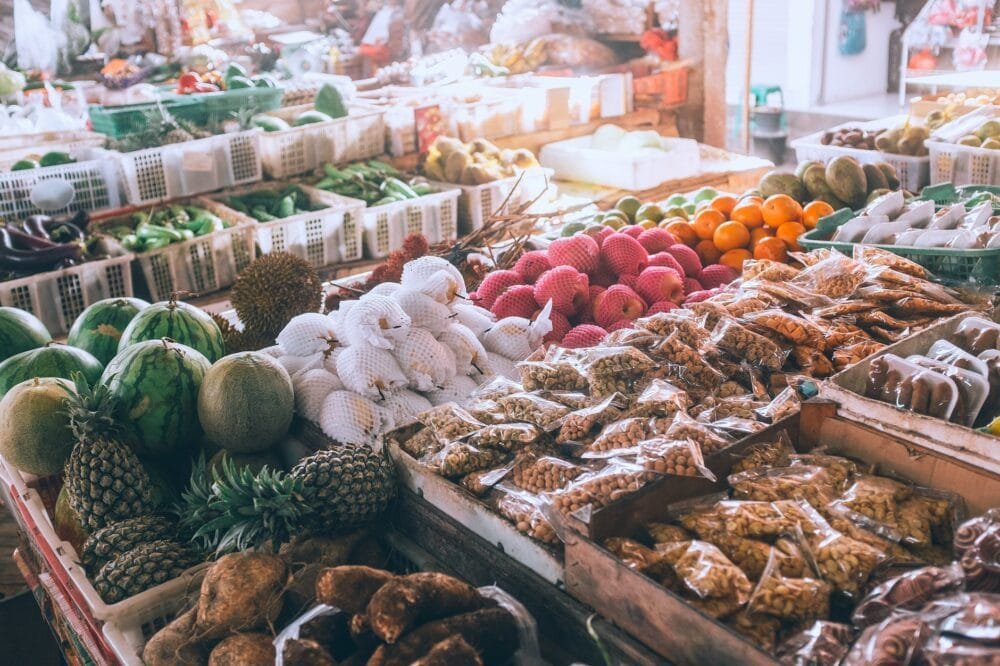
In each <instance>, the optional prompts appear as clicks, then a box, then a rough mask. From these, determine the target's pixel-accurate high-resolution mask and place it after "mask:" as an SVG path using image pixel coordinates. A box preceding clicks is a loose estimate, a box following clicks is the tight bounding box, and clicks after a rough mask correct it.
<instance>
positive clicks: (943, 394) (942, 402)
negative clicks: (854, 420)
mask: <svg viewBox="0 0 1000 666" xmlns="http://www.w3.org/2000/svg"><path fill="white" fill-rule="evenodd" d="M977 360H978V359H977ZM865 394H866V395H867V397H869V398H874V399H876V400H881V401H882V402H887V403H889V404H891V405H895V406H896V407H899V408H900V409H909V410H910V411H913V412H916V413H918V414H924V415H926V416H934V417H936V418H940V419H943V420H948V419H949V418H951V414H952V412H953V411H954V410H955V405H956V404H957V403H958V387H957V386H955V382H954V381H952V380H951V379H950V378H948V377H945V376H944V375H941V374H938V373H936V372H934V371H932V370H928V369H926V368H922V367H920V366H919V365H916V364H914V363H910V362H908V361H906V360H904V359H902V358H900V357H899V356H896V355H895V354H885V355H884V356H880V357H879V358H876V359H875V360H873V361H872V362H871V368H870V370H869V372H868V383H867V387H866V389H865Z"/></svg>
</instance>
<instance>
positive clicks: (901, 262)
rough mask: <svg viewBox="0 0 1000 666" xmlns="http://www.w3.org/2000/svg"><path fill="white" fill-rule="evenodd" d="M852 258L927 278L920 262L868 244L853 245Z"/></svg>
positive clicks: (869, 264)
mask: <svg viewBox="0 0 1000 666" xmlns="http://www.w3.org/2000/svg"><path fill="white" fill-rule="evenodd" d="M854 259H855V260H857V261H860V262H861V263H863V264H867V265H868V266H888V267H889V268H891V269H893V270H896V271H899V272H901V273H906V274H907V275H912V276H913V277H918V278H922V279H927V277H928V275H927V269H925V268H924V267H923V266H921V265H920V264H918V263H916V262H914V261H910V260H909V259H907V258H905V257H901V256H900V255H898V254H896V253H894V252H890V251H889V250H883V249H882V248H879V247H872V246H870V245H855V246H854Z"/></svg>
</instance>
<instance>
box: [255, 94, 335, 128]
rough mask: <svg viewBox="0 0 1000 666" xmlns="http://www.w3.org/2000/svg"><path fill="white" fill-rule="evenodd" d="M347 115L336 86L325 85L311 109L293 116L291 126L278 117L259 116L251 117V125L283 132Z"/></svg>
mask: <svg viewBox="0 0 1000 666" xmlns="http://www.w3.org/2000/svg"><path fill="white" fill-rule="evenodd" d="M347 115H348V111H347V106H346V105H345V104H344V99H343V98H342V97H341V96H340V91H339V90H337V88H336V86H334V85H332V84H329V83H325V84H323V87H322V88H320V89H319V92H317V93H316V99H315V101H314V102H313V108H311V109H309V110H307V111H303V112H302V113H300V114H298V115H297V116H295V118H294V119H293V120H292V124H291V125H289V124H288V122H287V121H286V120H284V119H283V118H279V117H278V116H272V115H268V114H261V115H259V116H254V117H253V124H254V125H255V126H257V127H259V128H261V129H262V130H264V131H265V132H283V131H284V130H287V129H291V128H292V127H293V126H294V127H301V126H302V125H312V124H313V123H326V122H330V121H331V120H337V119H338V118H346V117H347Z"/></svg>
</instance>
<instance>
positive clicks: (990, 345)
mask: <svg viewBox="0 0 1000 666" xmlns="http://www.w3.org/2000/svg"><path fill="white" fill-rule="evenodd" d="M955 335H956V336H957V337H958V339H959V346H960V347H961V348H962V349H964V350H965V351H967V352H969V353H970V354H975V355H976V356H979V355H980V354H982V353H983V352H984V351H986V350H987V349H994V350H1000V324H998V323H996V322H995V321H993V320H991V319H987V318H986V317H979V316H972V317H966V318H965V319H963V320H962V322H961V323H960V324H959V325H958V327H957V328H956V329H955Z"/></svg>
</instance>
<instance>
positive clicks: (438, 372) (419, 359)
mask: <svg viewBox="0 0 1000 666" xmlns="http://www.w3.org/2000/svg"><path fill="white" fill-rule="evenodd" d="M393 355H394V356H395V357H396V361H397V362H398V363H399V367H401V368H402V369H403V374H405V375H406V377H407V379H408V380H409V382H410V388H413V389H416V390H418V391H433V390H434V389H436V388H439V387H440V386H442V385H444V383H445V382H447V381H448V380H449V379H451V378H452V377H454V376H455V356H454V355H453V354H452V353H451V351H450V350H449V349H448V348H447V347H445V346H444V345H442V344H441V343H440V342H438V341H437V340H435V339H434V336H433V335H431V333H430V332H429V331H426V330H424V329H422V328H411V329H410V332H409V333H407V335H406V338H404V339H403V340H402V341H401V342H399V343H398V344H397V345H396V349H395V350H394V351H393Z"/></svg>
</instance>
